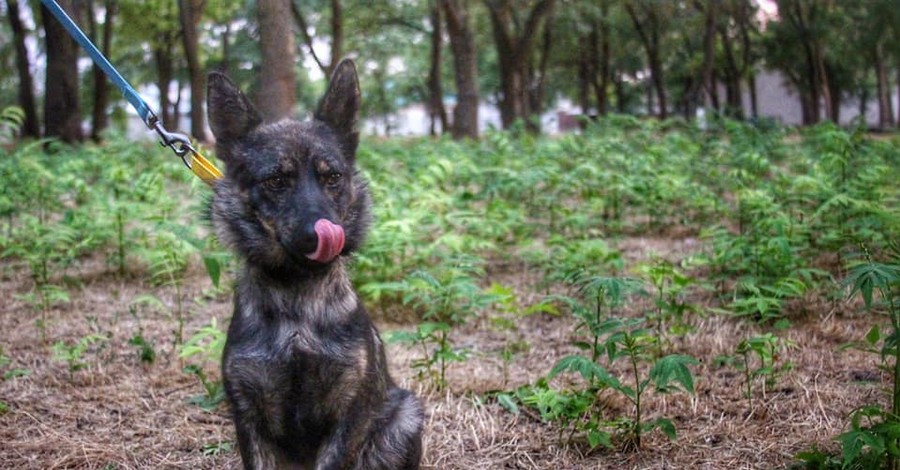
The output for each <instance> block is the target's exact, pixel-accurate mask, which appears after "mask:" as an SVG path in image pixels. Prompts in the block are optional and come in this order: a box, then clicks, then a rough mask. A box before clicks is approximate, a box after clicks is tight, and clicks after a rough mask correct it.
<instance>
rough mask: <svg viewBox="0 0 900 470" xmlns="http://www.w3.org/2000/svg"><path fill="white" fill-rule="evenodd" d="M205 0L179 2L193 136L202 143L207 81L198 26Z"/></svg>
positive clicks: (204, 126)
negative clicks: (201, 56)
mask: <svg viewBox="0 0 900 470" xmlns="http://www.w3.org/2000/svg"><path fill="white" fill-rule="evenodd" d="M203 4H204V0H178V12H179V15H178V17H179V21H180V23H181V30H182V34H181V44H182V46H183V47H184V57H185V59H186V60H187V64H188V76H189V80H190V84H191V135H192V136H194V138H195V139H197V140H200V141H205V140H206V123H205V121H204V119H205V117H204V116H205V115H206V113H205V112H204V110H203V103H204V102H205V101H206V80H204V77H203V66H202V65H201V64H200V54H199V52H198V50H199V48H200V45H199V39H198V38H197V24H198V23H199V22H200V15H202V14H203Z"/></svg>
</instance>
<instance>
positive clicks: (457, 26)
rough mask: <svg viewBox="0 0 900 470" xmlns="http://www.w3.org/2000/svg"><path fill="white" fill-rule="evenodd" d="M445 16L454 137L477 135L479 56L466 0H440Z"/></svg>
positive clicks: (475, 136)
mask: <svg viewBox="0 0 900 470" xmlns="http://www.w3.org/2000/svg"><path fill="white" fill-rule="evenodd" d="M439 1H440V2H441V6H442V7H443V10H444V14H445V16H446V18H447V34H448V35H449V38H450V49H451V50H452V51H453V67H454V77H455V83H456V107H455V108H453V131H452V133H453V138H454V139H463V138H466V137H469V138H472V139H477V138H478V100H479V92H478V57H477V50H476V48H475V34H474V31H473V30H472V27H471V25H470V24H469V12H468V6H469V5H468V3H467V1H466V0H439Z"/></svg>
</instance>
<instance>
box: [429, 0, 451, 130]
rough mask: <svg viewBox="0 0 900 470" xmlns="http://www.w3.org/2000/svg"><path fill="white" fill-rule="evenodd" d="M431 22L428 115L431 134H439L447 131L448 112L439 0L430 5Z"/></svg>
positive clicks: (432, 1)
mask: <svg viewBox="0 0 900 470" xmlns="http://www.w3.org/2000/svg"><path fill="white" fill-rule="evenodd" d="M429 9H430V10H431V11H430V20H431V67H430V69H429V70H428V115H429V117H430V119H431V127H430V129H429V133H430V134H431V135H432V136H434V135H437V134H438V131H437V127H438V124H440V128H441V132H445V131H446V130H447V110H446V109H444V91H443V86H442V84H441V62H442V56H443V54H442V51H443V48H444V28H443V20H442V18H441V6H440V4H439V3H438V0H431V2H430V5H429Z"/></svg>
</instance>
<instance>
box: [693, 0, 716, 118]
mask: <svg viewBox="0 0 900 470" xmlns="http://www.w3.org/2000/svg"><path fill="white" fill-rule="evenodd" d="M719 2H720V0H709V2H708V4H707V5H706V20H705V28H704V29H705V31H706V32H705V34H704V35H703V70H702V79H703V88H704V89H705V91H706V94H705V95H704V96H706V99H705V100H704V102H705V104H704V107H706V108H708V107H709V106H710V104H711V103H712V92H713V86H715V85H714V84H713V65H714V63H713V60H714V59H715V53H716V50H715V48H716V15H717V14H718V7H719ZM695 101H700V100H699V97H697V98H696V99H695Z"/></svg>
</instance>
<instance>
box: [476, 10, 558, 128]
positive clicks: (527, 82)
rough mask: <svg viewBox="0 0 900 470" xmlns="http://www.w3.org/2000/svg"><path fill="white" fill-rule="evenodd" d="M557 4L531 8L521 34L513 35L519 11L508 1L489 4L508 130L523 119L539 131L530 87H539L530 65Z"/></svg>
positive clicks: (501, 100)
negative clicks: (534, 119)
mask: <svg viewBox="0 0 900 470" xmlns="http://www.w3.org/2000/svg"><path fill="white" fill-rule="evenodd" d="M554 3H555V0H539V1H538V2H537V3H535V4H534V6H533V7H532V8H531V11H530V12H529V13H528V17H527V19H526V20H525V23H524V25H523V26H522V28H521V30H520V31H519V32H518V34H516V33H514V32H513V31H512V26H513V25H514V24H515V23H517V20H516V16H515V10H514V9H515V8H519V7H520V5H518V4H517V5H515V6H514V5H512V4H510V3H509V2H508V1H507V0H485V5H486V6H487V8H488V12H489V13H490V15H489V16H490V20H491V26H492V29H493V33H494V43H495V46H496V47H497V56H498V59H499V61H500V64H499V65H500V89H501V91H502V96H501V98H500V119H501V121H502V123H503V127H504V129H506V128H509V127H510V126H511V125H512V124H513V123H514V122H515V121H516V120H518V119H523V120H524V121H525V125H526V127H527V128H528V129H529V130H531V131H536V130H538V127H537V126H536V125H535V123H534V122H533V121H532V114H533V112H534V111H536V110H533V109H532V106H531V104H532V100H531V99H530V98H529V89H528V88H529V87H530V86H531V85H532V84H534V83H537V81H536V80H535V77H534V74H533V73H532V72H533V69H532V68H531V67H530V61H531V58H532V56H533V53H534V49H535V47H536V44H537V43H536V41H537V38H538V37H539V36H540V34H539V31H540V29H541V28H542V27H544V28H547V27H549V26H548V24H547V23H548V21H547V18H549V16H550V14H551V12H552V11H553V6H554Z"/></svg>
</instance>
